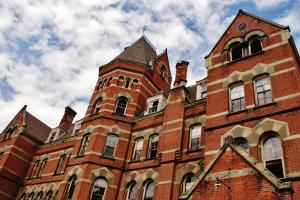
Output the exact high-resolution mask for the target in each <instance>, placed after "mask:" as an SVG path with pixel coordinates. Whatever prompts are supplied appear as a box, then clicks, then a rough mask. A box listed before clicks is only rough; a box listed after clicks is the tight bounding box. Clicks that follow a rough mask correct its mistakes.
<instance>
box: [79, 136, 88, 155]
mask: <svg viewBox="0 0 300 200" xmlns="http://www.w3.org/2000/svg"><path fill="white" fill-rule="evenodd" d="M89 139H90V134H86V135H85V136H83V138H82V142H81V146H80V149H79V153H78V155H79V156H83V155H84V154H85V152H86V150H87V147H88V143H89Z"/></svg>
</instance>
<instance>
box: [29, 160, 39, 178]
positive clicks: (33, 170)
mask: <svg viewBox="0 0 300 200" xmlns="http://www.w3.org/2000/svg"><path fill="white" fill-rule="evenodd" d="M39 163H40V161H39V160H36V161H35V162H34V165H33V168H32V171H31V176H30V177H31V178H33V177H34V176H35V173H36V169H37V167H38V165H39Z"/></svg>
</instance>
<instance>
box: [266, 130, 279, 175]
mask: <svg viewBox="0 0 300 200" xmlns="http://www.w3.org/2000/svg"><path fill="white" fill-rule="evenodd" d="M262 156H263V160H264V162H265V166H266V168H267V169H268V170H270V171H271V172H272V173H273V174H274V175H275V176H277V177H278V178H283V177H284V172H283V153H282V146H281V141H280V139H279V138H278V137H276V136H275V135H270V136H269V137H267V138H266V139H265V140H264V141H263V149H262Z"/></svg>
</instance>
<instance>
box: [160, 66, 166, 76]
mask: <svg viewBox="0 0 300 200" xmlns="http://www.w3.org/2000/svg"><path fill="white" fill-rule="evenodd" d="M166 71H167V70H166V67H165V66H164V65H162V66H161V67H160V75H161V76H162V77H165V76H166Z"/></svg>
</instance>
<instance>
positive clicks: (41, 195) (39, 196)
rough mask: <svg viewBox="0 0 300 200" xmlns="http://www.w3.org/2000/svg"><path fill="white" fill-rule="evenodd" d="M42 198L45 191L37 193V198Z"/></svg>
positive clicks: (38, 199) (40, 199)
mask: <svg viewBox="0 0 300 200" xmlns="http://www.w3.org/2000/svg"><path fill="white" fill-rule="evenodd" d="M42 198H43V192H42V191H41V192H39V193H38V194H37V196H36V198H35V199H36V200H42Z"/></svg>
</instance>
